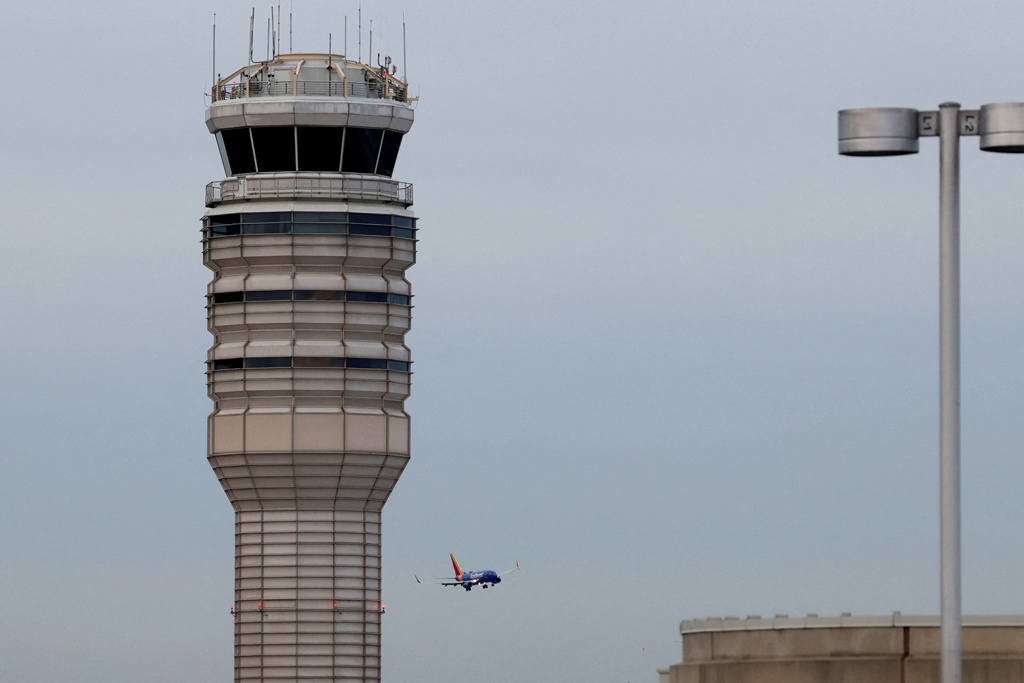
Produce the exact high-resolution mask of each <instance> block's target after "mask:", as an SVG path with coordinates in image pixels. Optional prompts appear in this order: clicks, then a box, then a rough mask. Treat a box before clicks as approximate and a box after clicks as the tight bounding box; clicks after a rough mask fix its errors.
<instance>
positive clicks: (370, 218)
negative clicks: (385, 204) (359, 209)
mask: <svg viewBox="0 0 1024 683" xmlns="http://www.w3.org/2000/svg"><path fill="white" fill-rule="evenodd" d="M348 220H349V222H350V223H366V224H368V225H391V216H389V215H388V214H382V213H350V214H349V215H348Z"/></svg>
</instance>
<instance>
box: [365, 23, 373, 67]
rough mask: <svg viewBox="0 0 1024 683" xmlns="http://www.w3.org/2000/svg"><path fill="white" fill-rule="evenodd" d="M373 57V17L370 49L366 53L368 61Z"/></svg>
mask: <svg viewBox="0 0 1024 683" xmlns="http://www.w3.org/2000/svg"><path fill="white" fill-rule="evenodd" d="M371 58H373V19H370V51H369V52H367V53H366V61H370V59H371Z"/></svg>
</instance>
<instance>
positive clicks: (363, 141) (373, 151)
mask: <svg viewBox="0 0 1024 683" xmlns="http://www.w3.org/2000/svg"><path fill="white" fill-rule="evenodd" d="M382 132H383V131H380V130H374V129H372V128H348V129H347V130H346V132H345V151H344V152H343V154H342V159H341V170H342V171H344V172H345V173H373V172H374V169H375V167H376V165H377V153H378V152H379V151H380V140H381V133H382Z"/></svg>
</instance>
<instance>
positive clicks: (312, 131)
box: [298, 126, 344, 173]
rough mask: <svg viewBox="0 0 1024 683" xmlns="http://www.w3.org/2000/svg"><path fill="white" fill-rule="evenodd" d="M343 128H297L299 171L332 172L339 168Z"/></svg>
mask: <svg viewBox="0 0 1024 683" xmlns="http://www.w3.org/2000/svg"><path fill="white" fill-rule="evenodd" d="M343 130H344V129H343V128H321V127H313V126H299V127H298V143H299V170H300V171H334V172H335V173H337V171H338V169H339V168H341V135H342V131H343Z"/></svg>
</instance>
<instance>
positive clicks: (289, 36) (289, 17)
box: [288, 0, 295, 53]
mask: <svg viewBox="0 0 1024 683" xmlns="http://www.w3.org/2000/svg"><path fill="white" fill-rule="evenodd" d="M293 9H295V0H291V4H290V5H289V6H288V52H289V53H290V52H292V10H293Z"/></svg>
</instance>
